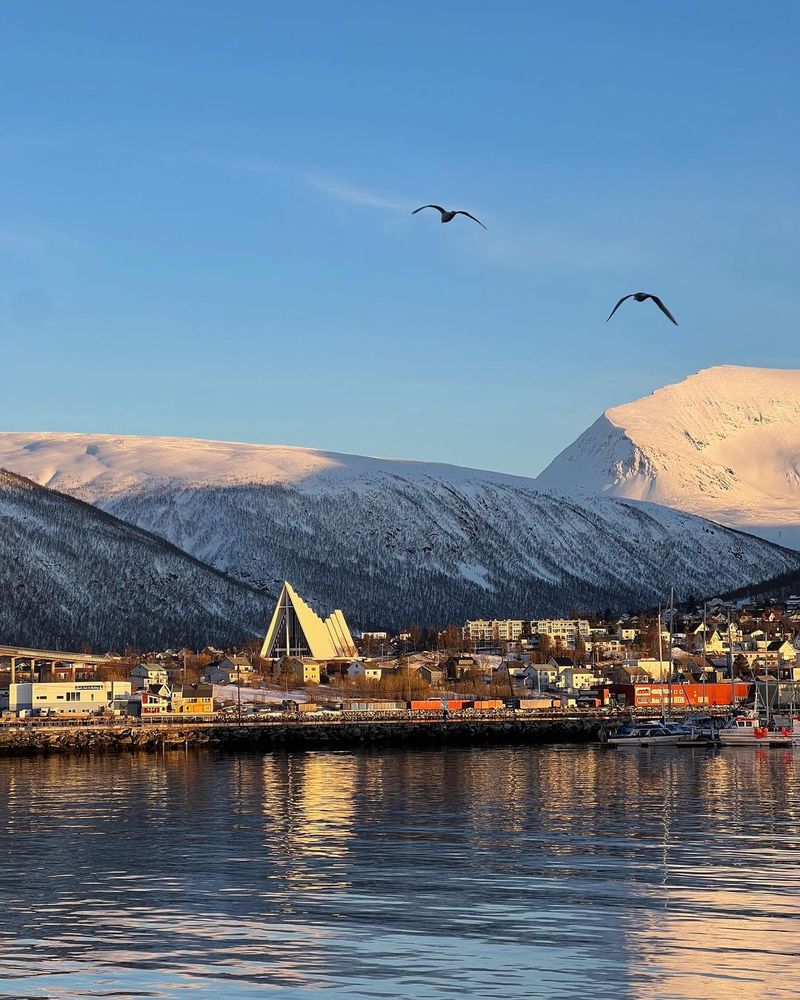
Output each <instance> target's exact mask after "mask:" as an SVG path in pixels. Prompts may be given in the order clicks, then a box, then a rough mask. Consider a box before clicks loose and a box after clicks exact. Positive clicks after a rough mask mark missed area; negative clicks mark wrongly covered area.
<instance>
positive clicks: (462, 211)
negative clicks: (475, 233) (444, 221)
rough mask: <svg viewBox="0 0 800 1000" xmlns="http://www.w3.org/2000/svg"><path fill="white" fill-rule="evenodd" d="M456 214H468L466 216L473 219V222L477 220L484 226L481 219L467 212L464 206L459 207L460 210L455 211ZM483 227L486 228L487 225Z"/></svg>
mask: <svg viewBox="0 0 800 1000" xmlns="http://www.w3.org/2000/svg"><path fill="white" fill-rule="evenodd" d="M454 214H455V215H466V217H467V218H468V219H472V221H473V222H477V223H478V225H479V226H483V223H482V222H481V220H480V219H476V218H475V216H474V215H470V214H469V212H465V211H464V209H463V208H459V210H458V211H457V212H455V213H454ZM483 228H484V229H485V228H486V226H483Z"/></svg>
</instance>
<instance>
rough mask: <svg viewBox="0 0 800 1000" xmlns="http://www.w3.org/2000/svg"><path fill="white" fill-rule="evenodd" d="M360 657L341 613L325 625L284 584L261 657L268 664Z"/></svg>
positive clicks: (295, 593)
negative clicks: (280, 660)
mask: <svg viewBox="0 0 800 1000" xmlns="http://www.w3.org/2000/svg"><path fill="white" fill-rule="evenodd" d="M357 655H358V651H357V650H356V647H355V643H354V642H353V637H352V636H351V635H350V629H349V628H348V626H347V622H346V621H345V620H344V615H343V614H342V612H341V611H334V612H333V614H332V615H330V616H329V617H328V618H326V619H325V620H324V621H323V619H322V618H320V617H319V615H318V614H316V613H315V612H314V611H312V610H311V608H310V607H309V606H308V605H307V604H306V602H305V601H304V600H303V598H302V597H301V596H300V595H299V594H298V593H297V591H296V590H295V589H294V587H293V586H292V585H291V584H290V583H289V582H288V581H287V580H284V582H283V587H282V589H281V593H280V596H279V597H278V602H277V604H276V605H275V610H274V611H273V613H272V620H271V621H270V623H269V628H268V629H267V634H266V637H265V638H264V645H263V646H262V647H261V656H262V657H263V658H264V659H266V660H273V659H278V658H279V657H282V656H297V657H301V658H303V657H305V658H308V659H312V660H343V659H350V658H352V657H354V656H357Z"/></svg>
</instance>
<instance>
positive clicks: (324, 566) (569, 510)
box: [0, 433, 800, 625]
mask: <svg viewBox="0 0 800 1000" xmlns="http://www.w3.org/2000/svg"><path fill="white" fill-rule="evenodd" d="M0 465H5V466H6V467H8V468H12V469H14V470H15V471H18V472H21V473H23V474H25V475H27V476H30V477H31V478H33V479H35V480H37V481H38V482H40V483H43V484H47V485H51V486H55V487H57V488H58V489H61V490H64V491H67V492H69V493H71V494H73V495H75V496H78V497H80V498H81V499H84V500H87V501H89V502H91V503H94V504H96V505H98V506H99V507H101V508H102V509H104V510H106V511H109V512H111V513H113V514H115V515H116V516H118V517H120V518H122V519H124V520H125V521H128V522H130V523H132V524H136V525H139V526H141V527H143V528H146V529H147V530H149V531H153V532H155V533H157V534H159V535H160V536H162V537H163V538H166V539H168V540H169V541H171V542H173V543H174V544H176V545H178V546H180V547H181V548H182V549H185V550H186V551H187V552H190V553H192V555H194V556H196V557H197V558H199V559H201V560H203V561H204V562H207V563H210V564H212V565H214V566H216V567H217V568H218V569H220V570H223V571H225V572H226V573H230V574H231V575H235V576H237V577H238V578H240V579H242V580H245V581H247V582H250V583H254V584H257V585H259V586H267V587H271V586H272V585H275V584H276V583H277V581H279V580H281V579H283V578H284V577H286V578H288V579H291V580H292V581H293V582H294V583H295V584H296V585H297V587H298V588H299V589H300V591H301V593H303V594H304V596H307V597H310V598H311V599H312V600H313V601H315V602H316V603H317V605H318V608H319V609H320V610H329V609H330V608H331V607H334V606H336V607H341V608H343V609H344V610H345V612H346V613H347V615H348V617H349V618H350V619H351V621H352V623H353V624H355V625H368V624H369V625H378V624H386V625H392V624H398V623H401V622H405V623H408V622H412V621H417V622H418V623H420V624H424V623H442V622H445V621H456V622H457V621H461V620H463V619H464V618H465V617H477V616H482V615H485V616H495V615H502V616H507V615H509V614H510V615H514V616H516V615H519V616H523V615H530V616H532V617H533V616H536V615H540V614H549V613H556V612H568V611H569V610H570V609H571V608H573V607H580V608H584V609H588V608H605V607H613V608H618V609H626V608H629V607H634V606H641V605H642V604H650V603H655V602H657V601H658V600H663V599H664V597H665V594H666V593H667V591H668V588H669V586H670V585H671V584H673V583H674V584H675V585H676V586H677V588H678V590H679V592H680V593H682V594H684V595H687V594H689V593H692V592H693V593H698V594H699V593H707V592H711V591H718V590H721V589H726V588H731V587H733V586H739V585H741V584H742V583H743V582H753V581H757V580H762V579H765V578H766V577H769V576H773V575H776V574H778V573H782V572H787V571H791V570H794V569H797V568H800V555H798V554H796V553H792V552H789V551H786V550H784V549H781V548H779V547H777V546H773V545H770V544H768V543H766V542H763V541H761V540H759V539H755V538H751V537H748V536H745V535H741V534H738V533H736V532H731V531H728V530H725V529H721V528H719V527H718V526H717V525H714V524H710V523H708V522H706V521H703V520H700V519H698V518H694V517H691V516H689V515H686V514H683V513H678V512H675V511H671V510H667V509H665V508H663V507H658V506H655V505H652V504H640V503H630V502H623V501H619V500H616V499H613V498H609V497H603V496H596V495H590V494H580V493H564V492H561V491H557V490H544V489H542V488H540V487H539V486H538V485H537V484H536V483H535V482H533V481H532V480H529V479H523V478H518V477H514V476H507V475H501V474H498V473H491V472H480V471H476V470H472V469H463V468H457V467H455V466H447V465H432V464H426V463H420V462H403V461H392V460H383V459H372V458H362V457H357V456H348V455H340V454H334V453H330V452H322V451H315V450H312V449H308V448H287V447H279V446H270V445H247V444H231V443H227V442H210V441H194V440H189V439H175V438H141V437H113V436H108V435H82V434H61V433H27V434H19V433H6V434H0Z"/></svg>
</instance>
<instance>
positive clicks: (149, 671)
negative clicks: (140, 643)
mask: <svg viewBox="0 0 800 1000" xmlns="http://www.w3.org/2000/svg"><path fill="white" fill-rule="evenodd" d="M129 677H130V681H131V687H132V688H133V690H134V691H141V690H142V689H143V688H149V687H150V685H151V684H168V683H169V677H168V676H167V669H166V667H163V666H162V665H161V664H160V663H137V664H136V666H135V667H134V668H133V669H132V670H131V672H130V674H129Z"/></svg>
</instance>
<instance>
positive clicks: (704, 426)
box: [538, 365, 800, 547]
mask: <svg viewBox="0 0 800 1000" xmlns="http://www.w3.org/2000/svg"><path fill="white" fill-rule="evenodd" d="M538 481H539V482H540V483H541V484H542V485H545V486H560V487H562V488H563V487H566V486H569V487H571V488H572V487H576V486H579V487H583V488H586V489H590V490H594V491H600V492H605V493H611V494H613V495H616V496H622V497H629V498H633V499H639V500H643V499H646V500H652V501H655V502H657V503H662V504H665V505H667V506H670V507H677V508H678V509H680V510H686V511H689V512H690V513H694V514H701V515H702V516H705V517H710V518H713V519H714V520H718V521H721V522H722V523H723V524H727V525H730V526H732V527H736V528H741V529H743V530H746V531H751V532H754V533H755V534H760V535H762V536H763V537H766V538H770V539H771V540H774V541H781V542H782V543H783V544H796V545H798V547H800V515H798V507H800V371H798V370H796V369H781V368H751V367H744V366H738V365H718V366H714V367H712V368H705V369H702V370H701V371H699V372H696V373H695V374H693V375H689V376H688V377H687V378H685V379H684V380H682V381H681V382H677V383H674V384H672V385H666V386H663V387H662V388H660V389H657V390H655V392H653V393H651V394H650V395H649V396H644V397H642V398H641V399H638V400H635V401H634V402H631V403H623V404H622V405H620V406H614V407H611V408H609V409H608V410H606V411H605V413H604V414H603V415H602V417H600V418H599V419H598V420H597V421H595V423H594V424H592V426H591V427H590V428H589V429H588V430H586V431H585V432H584V433H583V434H582V435H581V436H580V437H579V438H577V440H576V441H575V442H574V443H573V444H571V445H570V446H569V447H568V448H566V449H565V450H564V451H563V452H562V453H561V454H560V455H558V456H557V457H556V458H555V459H554V460H553V462H551V464H550V465H549V466H548V467H547V468H546V469H545V470H544V472H542V474H541V475H540V476H539V480H538Z"/></svg>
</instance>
